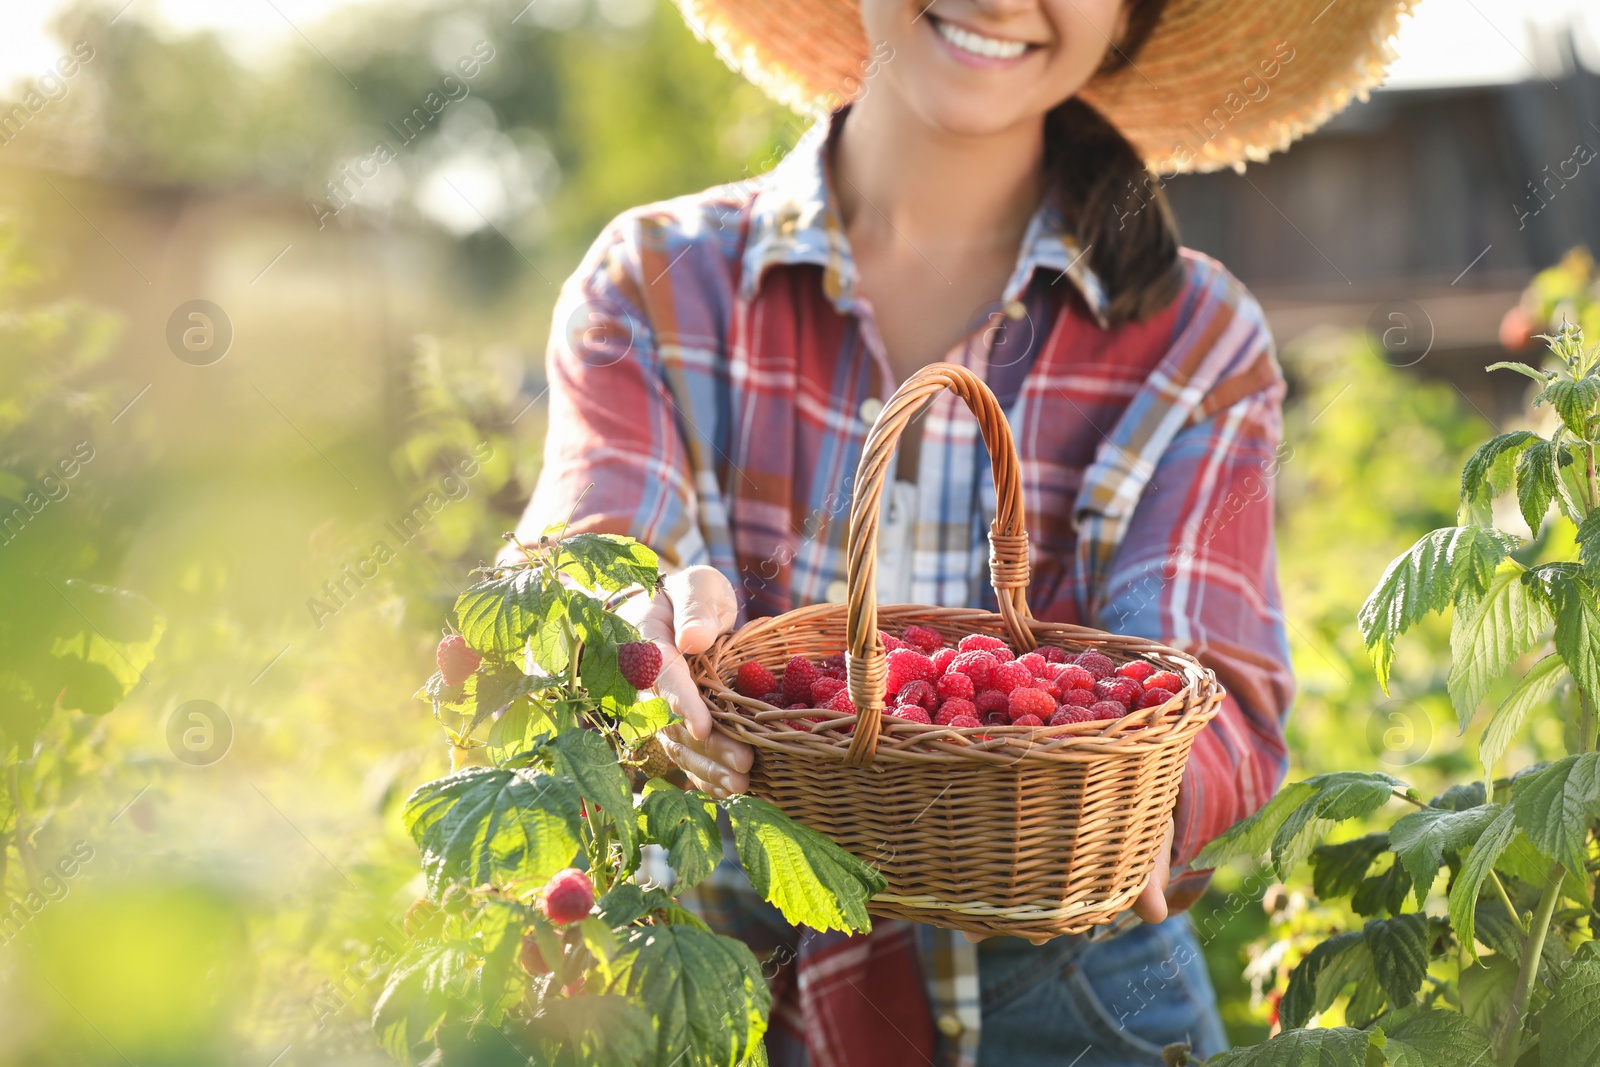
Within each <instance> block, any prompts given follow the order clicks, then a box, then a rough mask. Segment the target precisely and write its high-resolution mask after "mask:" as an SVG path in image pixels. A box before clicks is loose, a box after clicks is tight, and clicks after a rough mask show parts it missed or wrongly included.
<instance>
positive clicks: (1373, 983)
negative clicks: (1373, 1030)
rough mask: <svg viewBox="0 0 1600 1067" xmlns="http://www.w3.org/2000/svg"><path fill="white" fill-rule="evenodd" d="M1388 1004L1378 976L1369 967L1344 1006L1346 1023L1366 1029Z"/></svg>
mask: <svg viewBox="0 0 1600 1067" xmlns="http://www.w3.org/2000/svg"><path fill="white" fill-rule="evenodd" d="M1385 1003H1387V1001H1386V998H1385V997H1384V995H1383V986H1382V985H1380V984H1379V982H1378V976H1377V975H1375V974H1373V973H1372V969H1371V968H1370V967H1369V968H1368V969H1367V973H1366V974H1363V975H1362V976H1361V978H1360V979H1359V980H1358V981H1357V982H1356V987H1355V988H1354V989H1352V990H1351V991H1350V999H1349V1000H1348V1001H1346V1002H1345V1005H1344V1021H1345V1022H1346V1023H1348V1024H1349V1025H1351V1026H1359V1027H1361V1028H1362V1029H1366V1028H1367V1027H1368V1026H1370V1025H1371V1024H1372V1021H1373V1020H1374V1019H1376V1018H1377V1017H1378V1015H1379V1013H1381V1012H1382V1011H1383V1006H1384V1004H1385Z"/></svg>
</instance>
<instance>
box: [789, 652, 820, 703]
mask: <svg viewBox="0 0 1600 1067" xmlns="http://www.w3.org/2000/svg"><path fill="white" fill-rule="evenodd" d="M820 673H821V672H820V671H818V670H817V665H816V664H815V663H812V662H811V661H810V660H808V659H806V658H805V657H804V656H796V657H794V658H793V659H791V660H790V661H789V662H788V663H786V664H785V665H784V668H783V685H782V689H783V703H784V705H785V706H788V705H790V704H803V703H805V702H806V701H808V700H810V699H811V683H812V682H814V681H816V680H817V678H818V676H819V675H820Z"/></svg>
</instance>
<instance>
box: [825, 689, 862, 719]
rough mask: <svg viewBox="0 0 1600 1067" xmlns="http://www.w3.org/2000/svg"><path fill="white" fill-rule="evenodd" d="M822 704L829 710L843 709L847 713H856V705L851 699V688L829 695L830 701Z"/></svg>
mask: <svg viewBox="0 0 1600 1067" xmlns="http://www.w3.org/2000/svg"><path fill="white" fill-rule="evenodd" d="M822 706H823V707H825V708H827V709H828V710H829V711H842V712H844V713H845V714H846V715H854V714H855V713H856V706H855V704H854V702H852V701H851V699H850V690H848V689H841V690H839V691H838V692H837V693H835V694H833V696H831V697H829V698H828V702H827V703H826V704H823V705H822Z"/></svg>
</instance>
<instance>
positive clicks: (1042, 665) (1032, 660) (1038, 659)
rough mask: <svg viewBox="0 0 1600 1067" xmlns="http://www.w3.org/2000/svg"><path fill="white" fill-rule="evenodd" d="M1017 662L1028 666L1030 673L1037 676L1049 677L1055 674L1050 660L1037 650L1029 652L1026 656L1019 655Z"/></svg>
mask: <svg viewBox="0 0 1600 1067" xmlns="http://www.w3.org/2000/svg"><path fill="white" fill-rule="evenodd" d="M1017 662H1018V663H1020V664H1022V665H1023V666H1024V667H1026V668H1028V673H1029V674H1031V675H1033V676H1034V677H1035V678H1049V677H1052V676H1053V674H1054V671H1053V670H1052V669H1051V667H1050V661H1049V660H1047V659H1045V658H1044V657H1043V656H1041V655H1040V654H1039V653H1037V652H1029V653H1028V654H1027V655H1025V656H1018V657H1017Z"/></svg>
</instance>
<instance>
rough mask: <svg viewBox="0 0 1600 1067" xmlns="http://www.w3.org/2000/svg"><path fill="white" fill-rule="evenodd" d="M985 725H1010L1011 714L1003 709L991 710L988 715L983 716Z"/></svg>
mask: <svg viewBox="0 0 1600 1067" xmlns="http://www.w3.org/2000/svg"><path fill="white" fill-rule="evenodd" d="M983 725H985V726H1010V725H1011V716H1009V715H1007V714H1006V713H1005V712H1003V711H991V712H990V713H989V714H987V715H985V716H984V717H983Z"/></svg>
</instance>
